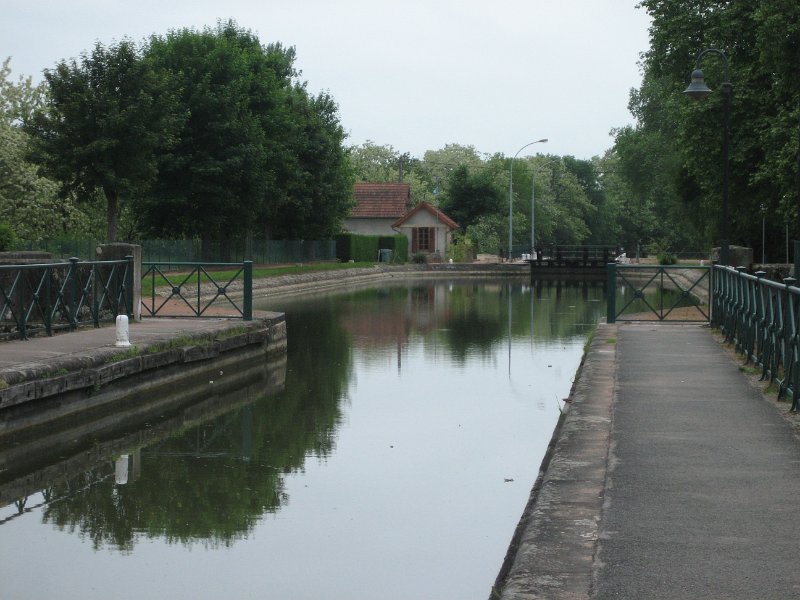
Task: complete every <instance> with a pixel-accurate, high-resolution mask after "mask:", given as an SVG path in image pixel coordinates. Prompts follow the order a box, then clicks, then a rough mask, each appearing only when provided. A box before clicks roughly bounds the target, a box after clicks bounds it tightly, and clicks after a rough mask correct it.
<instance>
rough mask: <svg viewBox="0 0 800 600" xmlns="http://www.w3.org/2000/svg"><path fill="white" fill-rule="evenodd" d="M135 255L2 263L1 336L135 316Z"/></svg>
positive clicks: (24, 335) (20, 335) (50, 332)
mask: <svg viewBox="0 0 800 600" xmlns="http://www.w3.org/2000/svg"><path fill="white" fill-rule="evenodd" d="M132 306H133V257H132V256H127V257H126V258H125V259H123V260H106V261H81V260H79V259H78V258H70V259H69V261H67V262H53V263H39V264H30V265H0V327H2V331H0V338H3V339H23V340H24V339H28V338H29V337H30V336H31V335H35V334H37V333H40V332H44V333H46V334H47V335H53V333H54V332H55V331H57V330H61V329H71V330H74V329H76V328H77V327H79V326H81V325H94V326H95V327H99V326H100V323H101V322H105V321H113V320H114V319H116V317H117V316H118V315H128V316H129V317H130V316H132V314H133V313H132Z"/></svg>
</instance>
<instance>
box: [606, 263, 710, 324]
mask: <svg viewBox="0 0 800 600" xmlns="http://www.w3.org/2000/svg"><path fill="white" fill-rule="evenodd" d="M607 274H608V291H607V295H608V299H607V302H608V303H607V313H606V320H607V321H608V322H609V323H614V322H616V321H683V322H703V321H708V320H709V318H710V314H709V313H710V312H711V311H710V306H711V299H710V297H709V296H710V292H711V284H710V281H709V280H710V267H705V266H691V267H686V266H662V265H630V264H616V263H609V264H608V265H607Z"/></svg>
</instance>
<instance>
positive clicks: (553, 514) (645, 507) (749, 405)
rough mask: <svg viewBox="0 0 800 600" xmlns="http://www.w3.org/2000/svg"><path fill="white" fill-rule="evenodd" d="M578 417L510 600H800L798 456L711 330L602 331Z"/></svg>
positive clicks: (567, 425)
mask: <svg viewBox="0 0 800 600" xmlns="http://www.w3.org/2000/svg"><path fill="white" fill-rule="evenodd" d="M572 402H573V408H572V409H571V411H570V414H569V415H568V417H567V418H566V419H565V421H564V423H563V425H562V430H561V432H560V434H559V436H558V439H557V442H556V444H555V448H554V454H553V457H552V459H551V460H550V466H549V468H548V469H547V472H546V474H545V475H544V478H543V481H542V484H541V490H540V491H539V494H538V498H537V499H536V501H535V502H533V503H532V504H531V506H530V507H529V510H528V511H527V512H526V516H525V518H524V520H523V523H522V524H521V530H522V531H521V532H520V540H519V548H518V550H517V551H516V555H515V560H514V563H513V565H512V566H511V569H510V572H509V575H508V577H507V580H506V586H505V587H504V588H503V593H502V597H503V598H516V599H522V598H525V599H528V598H596V599H603V600H605V599H610V598H623V599H628V598H630V599H637V600H639V599H661V598H670V599H684V598H686V599H695V598H702V599H715V598H719V599H722V598H725V599H735V598H741V599H748V600H750V599H754V598H765V599H784V598H800V566H798V564H797V549H798V547H800V515H798V511H797V508H796V507H797V504H798V502H799V501H800V442H799V441H798V437H797V435H796V433H795V430H794V427H793V424H792V423H791V422H790V420H789V419H788V418H787V417H786V416H784V414H782V410H785V407H784V409H782V408H779V407H778V406H777V405H776V403H775V402H774V401H773V399H772V398H765V396H764V395H762V393H761V390H760V388H759V387H758V386H755V385H753V383H752V381H751V380H750V379H749V378H748V377H747V376H746V375H745V374H743V373H742V372H741V371H740V369H739V365H738V364H737V361H736V359H734V358H732V357H731V356H730V354H729V353H728V352H727V350H726V349H724V348H723V347H722V346H721V344H720V342H718V341H717V340H716V339H715V338H714V336H713V334H712V333H711V332H710V330H709V329H708V328H704V327H700V326H694V325H670V324H623V325H603V326H601V327H600V328H599V330H598V334H597V336H596V337H595V340H594V342H593V344H592V347H591V349H590V352H589V354H588V356H587V360H586V364H585V365H584V368H583V371H582V373H581V375H580V378H579V380H578V384H577V385H576V389H575V390H574V394H573V399H572ZM603 447H605V450H606V452H605V457H604V456H603V454H604V452H603ZM601 463H604V465H603V464H601Z"/></svg>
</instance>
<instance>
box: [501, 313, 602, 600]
mask: <svg viewBox="0 0 800 600" xmlns="http://www.w3.org/2000/svg"><path fill="white" fill-rule="evenodd" d="M616 335H617V325H608V324H605V323H603V324H599V325H598V326H597V328H596V330H595V333H594V336H593V338H592V341H591V343H590V344H589V347H588V349H587V352H586V353H585V355H584V357H583V360H582V362H581V366H580V367H579V369H578V373H577V374H576V377H575V381H574V383H573V386H572V390H571V392H570V397H569V399H568V407H569V408H568V410H567V411H565V412H564V413H563V414H562V416H561V418H560V419H559V422H558V425H557V426H556V429H555V431H554V433H553V437H552V439H551V441H550V444H549V446H548V450H547V452H546V453H545V456H544V459H543V460H542V464H541V467H540V469H539V476H538V477H537V479H536V482H535V484H534V486H533V489H532V491H531V494H530V497H529V500H528V503H527V506H526V507H525V510H524V512H523V514H522V518H521V519H520V522H519V524H518V525H517V529H516V531H515V533H514V536H513V538H512V540H511V544H510V546H509V549H508V553H507V555H506V559H505V561H504V563H503V566H502V567H501V569H500V573H499V575H498V577H497V581H496V582H495V585H494V587H493V588H492V593H491V599H492V600H495V599H502V600H511V599H514V600H522V599H534V598H550V599H555V600H566V599H570V600H572V599H577V598H588V597H589V593H590V590H591V587H592V577H593V561H594V554H595V551H596V547H597V542H598V533H599V526H600V518H601V513H602V509H603V499H604V498H603V496H604V491H605V486H606V475H607V471H608V464H609V462H608V461H609V446H610V439H611V418H612V412H611V409H612V401H613V397H614V393H615V386H616V379H617V375H616V373H617V364H616Z"/></svg>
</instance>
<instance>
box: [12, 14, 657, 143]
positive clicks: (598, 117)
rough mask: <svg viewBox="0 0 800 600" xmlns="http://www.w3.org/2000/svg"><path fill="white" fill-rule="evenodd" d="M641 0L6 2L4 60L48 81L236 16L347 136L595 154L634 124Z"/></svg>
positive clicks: (643, 21) (643, 18)
mask: <svg viewBox="0 0 800 600" xmlns="http://www.w3.org/2000/svg"><path fill="white" fill-rule="evenodd" d="M635 4H636V0H405V1H403V2H387V1H384V0H261V1H257V0H249V1H248V0H227V1H222V0H217V1H216V2H212V1H210V0H161V1H158V2H156V1H155V0H124V1H120V0H25V1H19V0H0V9H1V10H0V15H2V19H1V20H0V60H2V59H3V58H5V57H7V56H11V57H12V62H11V67H12V77H13V78H14V79H16V77H17V76H18V75H33V76H34V78H35V79H39V78H40V73H41V71H42V70H43V69H45V68H51V67H53V66H54V65H55V63H56V62H58V61H59V60H61V59H68V58H72V57H77V56H79V55H80V53H81V52H82V51H84V50H89V49H91V47H92V46H93V45H94V43H95V41H100V42H102V43H104V44H107V43H109V42H111V41H113V40H119V39H121V38H123V37H128V38H131V39H133V40H135V41H140V40H142V39H143V38H145V37H148V36H149V35H151V34H153V33H156V34H164V33H166V32H167V31H168V30H169V29H174V28H182V27H194V28H198V29H199V28H202V27H204V26H213V25H214V24H215V23H216V21H217V20H218V19H223V20H227V19H229V18H233V19H235V20H236V21H237V23H238V24H239V26H241V27H244V28H247V29H251V30H253V31H254V32H255V33H257V34H258V36H259V38H260V40H261V42H262V43H264V44H266V43H269V42H275V41H280V42H282V43H283V44H284V45H287V46H295V47H296V49H297V61H296V63H295V66H296V67H297V68H298V69H300V70H302V72H303V74H302V79H303V80H305V81H307V82H308V87H309V90H310V91H311V92H313V93H317V92H319V91H321V90H328V91H329V92H330V93H331V94H332V96H333V97H334V98H335V99H336V101H337V102H338V103H339V109H340V117H341V122H342V124H343V126H344V128H345V130H346V131H348V132H349V138H348V141H347V143H349V144H361V143H363V142H365V141H366V140H372V141H373V142H375V143H377V144H388V145H391V146H393V147H394V148H395V149H396V150H398V151H400V152H410V153H411V154H412V156H419V157H421V156H422V154H423V153H424V152H425V150H436V149H439V148H441V147H443V146H444V145H445V144H449V143H458V144H464V145H473V146H475V147H476V148H477V149H478V150H479V151H480V152H485V153H489V154H493V153H495V152H501V153H503V154H506V155H514V154H515V153H516V152H517V150H518V149H519V148H520V147H522V146H524V145H525V144H527V143H528V142H531V141H533V140H537V139H540V138H549V140H550V142H549V143H548V144H546V145H544V144H540V145H536V146H532V147H531V148H529V149H526V150H525V151H523V153H522V154H521V155H522V156H524V155H528V154H529V153H530V154H532V153H535V152H537V151H538V152H546V153H551V154H559V155H565V154H571V155H573V156H576V157H578V158H590V157H592V156H594V155H600V154H602V153H603V152H604V151H605V150H606V149H607V148H609V147H610V146H611V144H612V139H611V137H610V136H609V131H610V130H611V128H612V127H620V126H623V125H626V124H629V123H631V122H632V117H631V116H630V114H629V113H628V110H627V103H628V93H629V90H630V89H631V88H632V87H638V86H639V83H640V82H641V74H640V71H639V67H638V64H637V63H638V61H639V55H640V53H641V52H643V51H645V50H646V49H647V47H648V32H647V28H648V26H649V18H648V16H647V14H646V13H645V12H644V11H643V10H641V9H636V8H635Z"/></svg>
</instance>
